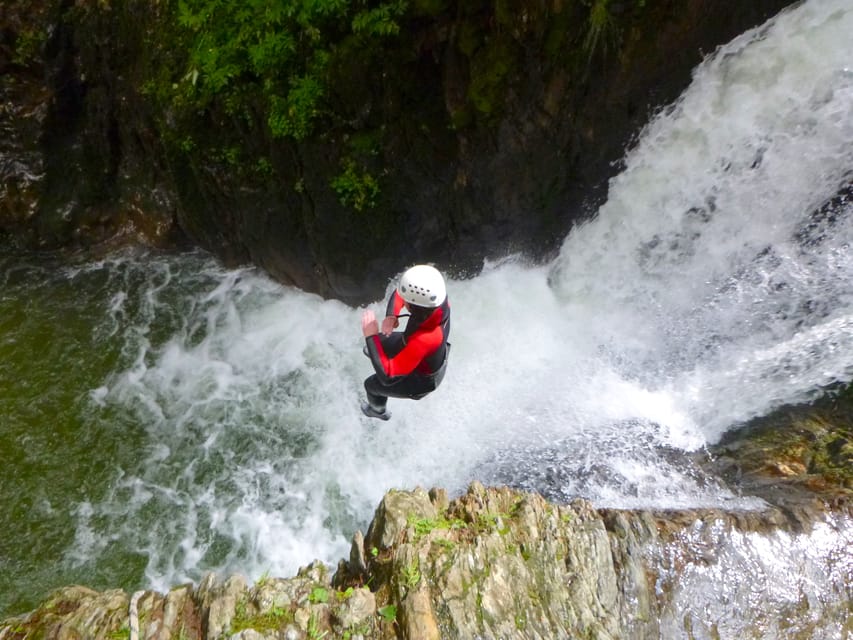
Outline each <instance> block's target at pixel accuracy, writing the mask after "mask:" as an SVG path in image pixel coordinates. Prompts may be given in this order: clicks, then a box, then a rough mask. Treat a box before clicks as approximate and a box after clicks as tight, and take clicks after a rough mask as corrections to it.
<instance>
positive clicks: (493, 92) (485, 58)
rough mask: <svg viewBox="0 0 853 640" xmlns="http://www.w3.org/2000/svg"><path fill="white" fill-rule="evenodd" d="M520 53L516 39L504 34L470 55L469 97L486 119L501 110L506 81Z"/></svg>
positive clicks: (515, 67)
mask: <svg viewBox="0 0 853 640" xmlns="http://www.w3.org/2000/svg"><path fill="white" fill-rule="evenodd" d="M519 57H520V53H519V51H518V48H517V45H516V43H515V42H514V41H513V40H512V39H511V38H509V37H507V36H502V37H497V38H495V39H494V40H492V41H490V42H488V43H487V44H486V45H485V46H484V47H482V48H481V49H479V50H478V51H477V52H476V53H475V54H474V57H473V58H472V59H471V69H470V71H471V82H470V84H469V86H468V99H469V100H470V101H471V104H472V105H473V106H474V108H475V109H476V110H477V111H478V112H479V114H480V115H482V116H485V118H486V119H487V120H489V119H491V118H493V117H495V116H497V115H499V114H500V113H501V111H502V108H503V100H504V96H505V94H506V88H507V84H508V82H509V79H510V77H511V76H512V74H513V73H514V72H515V71H516V69H517V68H518V64H519Z"/></svg>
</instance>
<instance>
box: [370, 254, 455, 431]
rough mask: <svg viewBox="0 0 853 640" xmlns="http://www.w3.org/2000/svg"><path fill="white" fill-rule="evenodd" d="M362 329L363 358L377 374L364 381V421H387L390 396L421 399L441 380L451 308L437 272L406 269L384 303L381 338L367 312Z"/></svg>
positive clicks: (419, 267)
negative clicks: (404, 319) (403, 320)
mask: <svg viewBox="0 0 853 640" xmlns="http://www.w3.org/2000/svg"><path fill="white" fill-rule="evenodd" d="M404 310H405V311H407V312H408V313H404ZM407 315H408V318H409V320H408V322H407V323H406V328H405V330H404V331H394V329H396V328H397V327H398V326H399V324H400V322H399V318H401V317H406V316H407ZM361 329H362V333H363V334H364V339H365V343H366V346H365V348H364V353H365V355H367V356H368V357H369V358H370V362H371V363H372V364H373V368H374V370H375V371H376V373H374V374H373V375H371V376H370V377H368V378H367V379H366V380H365V381H364V389H365V391H366V392H367V402H363V403H362V405H361V410H362V411H363V412H364V415H366V416H368V417H371V418H380V419H382V420H388V419H389V418H390V417H391V414H390V413H389V412H388V411H387V403H388V398H389V397H391V398H410V399H412V400H420V399H421V398H423V397H424V396H426V395H427V394H429V393H431V392H432V391H435V390H436V389H437V388H438V385H439V384H441V381H442V380H443V379H444V374H445V371H446V369H447V359H448V355H449V352H450V344H449V343H448V342H447V338H448V336H449V335H450V304H449V302H448V299H447V289H446V286H445V284H444V278H443V277H442V275H441V273H440V272H439V271H438V269H436V268H435V267H432V266H429V265H425V264H421V265H417V266H414V267H412V268H410V269H407V270H406V271H405V272H404V273H403V275H402V276H401V277H400V282H399V283H398V284H397V288H396V289H395V290H394V292H393V293H392V294H391V298H390V299H389V300H388V305H387V308H386V312H385V318H384V319H383V320H382V327H381V333H380V327H379V323H378V322H377V320H376V316H375V314H374V313H373V311H371V310H370V309H368V310H366V311H365V312H364V313H363V314H362V318H361Z"/></svg>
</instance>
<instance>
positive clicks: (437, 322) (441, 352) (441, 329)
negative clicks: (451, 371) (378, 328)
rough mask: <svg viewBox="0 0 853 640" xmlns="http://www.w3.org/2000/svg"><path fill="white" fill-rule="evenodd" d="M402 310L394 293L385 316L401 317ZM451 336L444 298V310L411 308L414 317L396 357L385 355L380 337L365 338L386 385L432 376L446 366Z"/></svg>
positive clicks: (373, 361)
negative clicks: (403, 378) (398, 379)
mask: <svg viewBox="0 0 853 640" xmlns="http://www.w3.org/2000/svg"><path fill="white" fill-rule="evenodd" d="M402 310H404V307H403V299H402V298H401V297H400V294H399V293H397V291H394V294H393V295H392V296H391V299H390V300H388V308H387V311H386V316H399V315H400V312H401V311H402ZM392 335H399V334H392ZM449 335H450V304H449V302H448V301H447V299H446V298H445V300H444V302H443V303H442V304H441V306H439V307H436V308H435V309H427V308H423V307H417V306H415V305H411V315H410V316H409V322H408V324H407V325H406V330H405V332H404V333H403V337H402V348H399V350H397V352H396V353H389V352H387V351H386V345H385V344H383V336H381V335H373V336H368V337H367V338H366V342H367V350H368V353H369V355H370V360H371V362H372V363H373V368H374V369H375V370H376V374H377V375H378V376H379V378H380V379H381V380H383V381H387V380H388V379H389V378H395V377H397V376H407V375H411V374H413V373H414V374H420V375H422V376H430V375H432V374H434V373H436V372H437V371H438V370H439V369H440V368H441V366H442V365H443V364H444V360H445V357H446V355H447V338H448V336H449ZM389 346H390V341H389Z"/></svg>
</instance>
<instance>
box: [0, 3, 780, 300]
mask: <svg viewBox="0 0 853 640" xmlns="http://www.w3.org/2000/svg"><path fill="white" fill-rule="evenodd" d="M788 4H790V0H762V1H761V2H749V3H744V2H740V1H738V0H725V1H722V2H721V1H719V0H715V1H713V2H711V1H710V0H679V1H678V2H663V1H661V0H648V1H646V2H608V1H607V0H596V1H595V2H574V3H567V2H563V1H562V0H550V1H548V2H539V1H538V0H536V1H533V0H517V1H514V2H510V3H505V2H468V1H463V0H459V1H458V2H416V3H411V7H412V12H411V13H409V14H406V15H405V16H404V17H403V18H401V34H403V35H402V36H401V37H398V38H396V39H393V40H389V41H388V44H387V49H385V50H384V54H383V55H374V56H370V57H364V58H363V59H362V57H361V56H359V55H358V49H357V48H356V49H355V50H353V51H350V50H349V49H346V46H345V43H338V44H340V46H339V47H338V48H337V49H335V47H330V50H329V51H330V53H329V55H332V56H337V57H333V61H334V64H335V65H337V66H334V67H333V68H332V69H331V71H330V72H329V73H330V74H331V75H330V77H329V82H330V85H331V86H332V87H333V88H334V90H333V91H330V92H328V93H329V95H328V96H327V103H326V104H325V105H324V109H325V110H326V113H327V117H326V118H325V120H324V121H323V123H322V126H321V127H320V129H319V130H318V131H317V132H316V133H315V134H314V135H312V136H309V137H306V138H304V139H302V140H298V141H297V140H293V139H282V138H276V137H274V136H272V135H271V133H270V131H269V127H267V126H266V125H265V116H264V113H262V112H258V110H257V109H255V110H253V109H251V108H248V109H247V111H248V113H247V114H242V115H240V117H238V116H237V114H235V113H233V111H229V109H232V107H230V106H229V104H227V101H226V103H225V104H222V103H216V102H214V103H212V104H210V105H207V106H204V107H199V108H197V109H195V108H190V109H188V110H187V112H186V113H185V114H184V116H183V117H179V114H178V112H177V109H176V108H175V105H174V103H169V102H168V101H167V102H158V100H157V95H158V92H159V91H165V92H168V91H169V90H170V87H172V86H174V87H178V86H179V85H181V86H183V85H182V84H181V83H183V84H186V83H187V82H192V83H195V81H196V79H197V78H198V75H197V73H198V72H197V70H196V75H194V74H193V70H192V69H189V64H188V61H187V60H186V55H187V45H186V43H185V42H184V40H183V38H185V37H187V32H186V31H181V30H180V29H179V28H178V26H177V23H178V19H177V17H176V15H175V14H174V13H170V11H171V9H170V7H171V4H170V3H154V4H152V3H150V2H141V1H138V0H130V1H128V2H122V3H113V2H89V1H80V2H69V1H67V0H39V1H37V2H24V1H22V0H12V1H11V2H4V3H3V5H2V7H0V100H2V102H0V131H2V132H3V134H4V135H3V136H0V235H3V236H5V238H6V242H7V243H8V244H15V245H18V246H24V247H29V248H33V247H35V248H45V249H51V248H57V247H67V246H83V247H87V246H91V245H93V244H95V243H98V242H101V241H104V240H107V239H110V238H115V237H119V238H121V237H131V238H144V239H145V240H146V241H148V242H156V243H165V242H167V241H171V240H172V239H173V236H172V232H173V231H175V230H176V229H178V228H179V229H181V230H182V231H183V232H184V233H185V234H187V235H188V236H189V237H190V238H192V240H193V241H194V242H195V243H197V244H200V245H202V246H203V247H205V248H207V249H209V250H210V251H212V252H214V253H215V254H216V255H218V256H220V257H221V258H222V259H223V260H224V261H226V262H229V263H236V262H249V261H251V262H253V263H255V264H257V265H259V266H261V267H263V268H264V269H266V270H267V271H268V272H269V273H271V274H272V275H273V276H274V277H276V278H277V279H279V280H281V281H283V282H286V283H292V284H295V285H297V286H299V287H301V288H304V289H306V290H310V291H315V292H318V293H321V294H323V295H326V296H334V297H338V298H341V299H344V300H347V301H359V302H361V301H364V300H366V299H369V300H372V299H375V297H376V296H377V295H378V294H377V291H381V290H382V287H383V286H384V285H385V283H386V282H387V278H388V277H390V276H392V275H393V274H394V273H395V272H396V271H398V270H400V269H401V268H402V267H403V266H405V265H406V264H407V263H411V262H413V261H421V260H429V261H436V262H439V263H441V264H442V266H445V267H451V266H453V267H456V268H457V269H458V270H463V271H464V270H465V269H467V268H471V269H476V268H479V266H480V265H481V261H482V259H483V257H484V256H495V255H500V254H503V253H505V252H508V251H515V250H520V251H526V252H527V253H528V254H530V255H533V256H543V255H547V254H548V252H550V251H552V250H553V249H554V248H555V247H556V246H557V245H558V243H559V242H560V240H561V239H562V238H563V237H564V235H565V233H566V231H567V229H568V228H569V227H570V226H571V224H572V223H573V222H574V221H575V220H577V219H578V218H580V217H583V216H584V215H586V213H587V211H586V209H588V207H587V206H586V204H587V203H590V202H595V201H596V199H598V198H600V197H601V195H602V194H603V187H604V185H605V184H606V180H607V178H608V177H609V176H610V175H612V173H613V172H614V171H616V170H617V167H615V166H614V162H615V161H617V160H618V159H619V158H620V157H622V156H623V153H624V149H625V146H626V145H627V144H628V143H629V142H630V140H631V137H632V136H633V135H635V134H636V133H637V131H638V130H639V128H640V127H641V126H642V125H643V124H644V123H645V122H646V121H647V119H648V117H649V115H650V113H651V110H652V109H654V108H657V107H659V106H661V105H662V104H665V103H667V102H669V101H671V100H673V99H675V98H676V97H677V95H678V93H679V92H680V91H681V90H682V89H683V88H684V86H685V85H686V84H687V82H688V81H689V78H690V71H691V69H692V68H693V67H694V66H695V65H696V64H697V63H698V62H699V61H700V60H701V58H702V56H703V55H705V54H707V53H709V52H711V51H713V50H714V48H715V47H716V46H718V45H720V44H722V43H723V42H726V41H728V40H729V39H731V38H732V37H734V36H735V35H737V34H739V33H741V32H743V31H744V30H746V29H747V28H749V27H752V26H755V25H757V24H759V23H761V22H762V21H764V20H765V19H766V18H768V17H769V16H770V15H772V14H773V13H775V12H777V11H778V10H780V9H781V8H783V7H784V6H786V5H788ZM336 46H337V45H336ZM383 46H385V45H383ZM188 78H189V79H188ZM200 81H204V78H203V77H202V79H201V80H200ZM232 81H234V80H233V79H232ZM342 167H351V168H353V173H351V174H345V175H344V177H345V178H347V179H350V180H351V181H354V184H347V183H346V182H344V183H342V186H341V187H340V188H341V189H346V188H355V189H357V188H358V187H359V186H364V185H363V184H362V185H359V184H358V181H359V180H362V179H364V176H365V175H369V176H371V178H370V179H371V180H372V181H373V182H375V183H376V185H373V182H371V184H370V185H369V186H377V187H378V188H379V191H380V192H381V193H379V192H377V194H374V195H376V202H375V203H371V206H370V207H366V208H363V209H362V208H359V209H354V207H353V205H352V203H351V202H350V203H349V204H347V203H346V202H345V200H346V198H342V197H341V193H336V192H335V189H334V188H332V186H331V184H332V181H333V179H334V178H335V177H336V176H338V177H340V175H341V170H342ZM255 169H259V171H255ZM362 195H364V194H362ZM371 197H372V196H371Z"/></svg>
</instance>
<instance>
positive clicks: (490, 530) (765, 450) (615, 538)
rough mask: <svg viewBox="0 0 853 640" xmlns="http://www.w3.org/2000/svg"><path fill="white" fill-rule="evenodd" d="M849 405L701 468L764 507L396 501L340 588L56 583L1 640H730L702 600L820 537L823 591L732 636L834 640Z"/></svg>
mask: <svg viewBox="0 0 853 640" xmlns="http://www.w3.org/2000/svg"><path fill="white" fill-rule="evenodd" d="M848 395H849V394H848ZM850 404H851V399H850V398H848V399H844V398H843V397H841V398H840V399H839V398H834V399H829V400H827V401H825V402H823V403H822V404H820V405H819V406H818V407H817V408H814V407H813V408H809V409H795V410H791V411H792V412H793V414H794V415H793V419H792V415H791V412H789V411H783V412H780V413H779V414H777V415H776V416H775V417H773V418H771V419H769V420H764V421H762V424H755V425H752V426H751V427H749V428H748V429H746V430H742V431H741V432H739V433H738V435H737V436H736V437H732V438H731V439H730V440H729V441H728V442H726V443H724V444H722V445H720V446H719V447H717V448H715V449H714V450H712V451H711V452H709V454H707V455H704V456H702V460H701V463H702V464H703V466H705V467H706V468H708V469H713V470H716V471H719V472H722V473H723V475H724V476H725V475H728V476H729V479H730V481H731V483H732V486H733V487H740V488H741V489H742V490H744V491H751V492H753V495H756V496H758V497H760V498H762V499H763V500H764V501H765V502H766V507H765V508H763V509H757V510H754V511H733V512H725V511H721V510H717V509H692V510H680V511H624V510H613V509H599V510H597V509H595V508H594V507H593V506H592V505H591V504H590V503H589V502H587V501H585V500H580V499H578V500H575V501H573V502H572V503H571V504H567V505H556V504H549V503H548V502H546V501H545V500H544V499H543V498H542V497H540V496H539V495H536V494H530V493H524V492H520V491H516V490H512V489H509V488H485V487H483V486H482V485H480V484H479V483H474V484H472V485H471V487H470V488H469V490H468V492H467V493H466V494H465V495H463V496H460V497H459V498H457V499H455V500H449V499H448V497H447V495H446V493H445V492H444V491H442V490H440V489H434V490H432V491H430V492H426V491H424V490H423V489H419V488H418V489H415V490H412V491H390V492H389V493H388V494H386V496H385V498H384V499H383V500H382V502H381V504H380V505H379V506H378V508H377V510H376V513H375V516H374V519H373V521H372V523H371V525H370V527H369V529H368V532H367V534H366V536H362V534H361V533H356V535H355V536H354V539H353V544H352V551H351V554H350V557H349V559H348V560H346V561H344V560H342V561H341V562H340V563H339V565H338V567H337V570H336V571H335V572H334V574H333V573H332V571H331V569H330V568H328V567H326V566H325V565H323V564H322V563H319V562H315V563H313V564H311V565H309V566H307V567H305V568H304V569H302V570H300V572H299V574H298V575H297V576H295V577H293V578H288V579H282V578H266V577H265V578H262V579H261V580H259V581H258V582H257V583H255V584H254V585H248V584H247V583H246V581H245V579H243V578H242V577H240V576H231V577H229V578H227V579H220V578H217V577H216V576H213V575H210V576H208V577H207V578H205V579H204V580H203V581H202V582H201V584H199V585H198V586H196V587H194V586H193V585H183V586H179V587H176V588H174V589H172V590H171V591H170V592H169V593H167V594H160V593H155V592H150V591H145V592H137V593H135V594H133V595H130V594H128V593H125V592H123V591H120V590H116V591H107V592H103V593H97V592H94V591H91V590H89V589H86V588H84V587H79V586H74V587H68V588H65V589H61V590H59V591H57V592H56V593H55V594H53V595H52V596H51V597H50V598H49V599H48V601H47V602H46V603H45V604H44V605H42V606H41V607H40V608H39V609H37V610H35V611H33V612H31V613H30V614H27V615H24V616H20V617H17V618H13V619H10V620H6V621H5V622H2V623H0V640H24V639H28V638H47V639H53V638H56V639H66V638H67V639H70V638H81V639H82V638H86V639H89V638H92V639H99V640H100V639H103V640H107V639H113V638H119V637H121V638H126V637H131V638H132V639H134V640H135V639H136V638H147V639H152V640H153V639H156V640H196V639H206V640H215V639H220V638H230V639H232V640H261V639H266V640H278V639H280V638H287V639H294V640H297V639H302V638H321V637H334V638H363V639H367V638H377V639H378V638H407V639H412V640H414V639H439V638H459V639H472V640H473V639H475V638H537V639H538V638H542V639H546V638H548V639H550V638H601V639H620V638H632V639H643V638H649V639H651V638H661V637H666V638H670V637H685V638H694V637H727V633H732V631H731V629H733V628H736V627H731V626H728V627H727V626H726V625H730V624H731V621H730V620H728V619H727V617H731V611H729V612H728V613H722V614H719V613H717V614H715V613H714V612H713V611H711V610H712V609H713V605H712V604H709V603H711V602H712V601H713V599H714V598H718V599H721V600H723V601H725V600H726V598H729V597H731V596H722V597H720V596H719V594H713V590H714V589H717V590H726V589H731V590H732V591H733V592H735V591H739V590H742V589H744V588H745V589H749V585H738V584H730V583H732V582H733V583H737V582H738V581H743V580H744V579H745V578H746V581H747V582H750V581H752V579H753V578H754V579H755V580H756V581H759V582H760V581H761V580H766V579H767V576H764V575H762V573H761V571H760V569H761V567H760V563H759V562H758V560H760V554H761V553H766V552H767V550H768V549H774V548H777V547H775V546H774V545H776V543H777V542H778V540H781V541H782V542H783V543H785V541H787V544H789V545H790V541H791V540H792V539H793V538H794V537H795V536H799V535H806V534H808V533H809V532H810V531H812V530H814V529H815V528H818V527H823V528H824V529H825V531H826V532H828V533H827V535H828V536H829V537H830V538H831V539H833V540H834V542H832V545H831V548H830V549H829V550H828V552H827V559H826V560H827V562H829V563H830V564H831V566H830V567H829V571H828V573H829V574H830V576H829V578H828V580H827V584H825V585H817V582H816V581H817V576H818V574H819V573H820V571H819V570H817V569H816V568H815V567H816V565H814V564H812V565H810V566H811V569H810V571H812V572H813V573H812V575H810V576H809V577H808V579H807V580H806V582H805V583H803V584H801V585H799V587H798V585H797V584H794V583H793V582H791V584H788V585H786V587H785V588H786V589H792V588H800V589H805V590H804V591H803V592H802V593H801V596H800V598H799V599H797V598H793V599H792V600H790V601H786V603H785V607H783V608H778V610H777V609H775V608H774V609H772V610H766V609H765V610H762V609H761V608H760V606H761V604H760V603H757V602H756V598H757V599H760V597H761V593H762V590H764V589H766V588H767V586H766V585H757V590H754V591H750V593H751V594H752V595H751V598H752V599H751V600H750V602H751V606H756V607H758V608H757V609H756V611H755V622H754V624H752V626H750V624H749V623H747V624H745V625H741V627H739V628H736V629H738V631H737V633H739V634H740V633H747V635H746V637H756V638H764V637H775V638H786V639H789V640H799V639H801V638H802V639H803V640H805V639H806V638H816V637H828V638H829V637H838V638H842V637H846V636H845V635H843V634H846V633H849V632H850V630H851V624H853V616H851V611H850V608H849V604H850V599H849V595H850V594H849V588H850V578H851V573H850V572H851V570H853V557H852V556H851V553H850V537H851V535H853V524H851V522H852V521H853V503H851V501H850V498H851V495H853V487H851V483H850V470H851V466H853V465H851V456H853V451H851V444H850V443H851V421H850V416H851V415H853V413H851V412H850V411H849V409H850ZM780 536H781V538H780ZM750 540H751V541H753V542H752V544H753V545H754V547H755V550H756V554H757V555H754V556H749V555H746V556H743V557H742V558H741V560H743V561H744V562H746V563H747V565H748V566H749V567H750V568H749V571H748V572H747V573H734V574H731V575H727V574H726V571H727V567H728V565H727V553H729V552H730V550H731V549H732V548H736V547H737V546H738V545H741V546H742V545H744V544H746V545H747V546H748V544H749V541H750ZM780 548H781V547H780ZM808 554H809V555H811V556H812V559H811V562H816V556H815V555H814V554H813V550H809V551H808ZM795 555H796V552H795ZM790 560H791V558H787V559H779V560H778V562H782V563H784V562H786V561H790ZM776 561H777V560H775V559H774V560H772V562H776ZM741 571H743V569H741ZM833 576H834V577H833ZM786 579H790V578H786ZM703 580H705V581H707V582H708V584H707V585H706V586H707V587H708V588H709V589H710V590H711V592H710V593H702V594H699V600H698V602H696V601H693V600H692V599H691V598H693V597H694V596H696V594H695V593H692V592H691V591H690V589H691V588H693V589H696V588H700V589H701V585H702V584H703ZM697 581H698V584H699V587H697V586H696V584H697ZM811 588H814V589H817V591H816V592H814V593H813V592H810V591H809V589H811ZM685 593H686V595H685ZM729 606H731V607H735V608H736V607H739V606H743V602H739V601H734V602H730V603H729ZM727 630H728V631H727ZM749 634H752V635H749ZM729 637H731V636H729Z"/></svg>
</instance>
